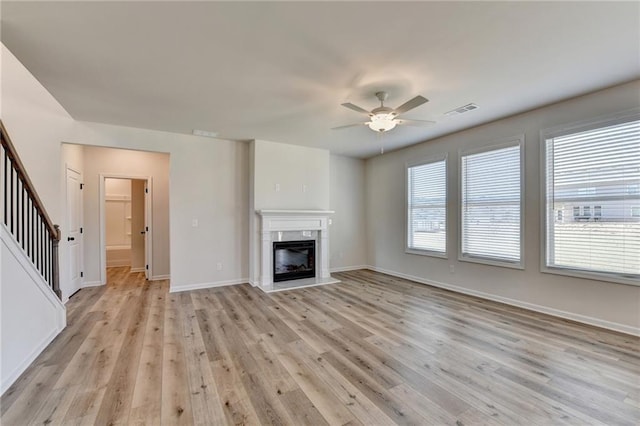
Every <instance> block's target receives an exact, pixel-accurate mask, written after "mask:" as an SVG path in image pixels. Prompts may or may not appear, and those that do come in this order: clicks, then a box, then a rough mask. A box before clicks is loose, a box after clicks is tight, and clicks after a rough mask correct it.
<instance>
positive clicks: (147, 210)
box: [144, 180, 151, 279]
mask: <svg viewBox="0 0 640 426" xmlns="http://www.w3.org/2000/svg"><path fill="white" fill-rule="evenodd" d="M149 191H150V188H149V181H148V180H146V181H145V182H144V231H145V232H144V259H145V264H146V265H145V268H144V277H145V278H146V279H151V220H150V219H149V217H150V216H151V197H150V196H149Z"/></svg>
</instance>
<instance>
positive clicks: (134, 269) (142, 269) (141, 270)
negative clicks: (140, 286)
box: [129, 266, 144, 272]
mask: <svg viewBox="0 0 640 426" xmlns="http://www.w3.org/2000/svg"><path fill="white" fill-rule="evenodd" d="M129 272H144V266H143V267H141V268H131V270H130V271H129Z"/></svg>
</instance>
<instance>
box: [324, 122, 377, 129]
mask: <svg viewBox="0 0 640 426" xmlns="http://www.w3.org/2000/svg"><path fill="white" fill-rule="evenodd" d="M367 124H369V123H368V122H367V123H354V124H347V125H344V126H338V127H332V128H331V130H340V129H346V128H349V127H358V126H366V125H367Z"/></svg>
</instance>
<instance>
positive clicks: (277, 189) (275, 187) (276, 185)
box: [274, 183, 280, 192]
mask: <svg viewBox="0 0 640 426" xmlns="http://www.w3.org/2000/svg"><path fill="white" fill-rule="evenodd" d="M274 189H275V191H276V192H280V184H279V183H276V184H275V185H274Z"/></svg>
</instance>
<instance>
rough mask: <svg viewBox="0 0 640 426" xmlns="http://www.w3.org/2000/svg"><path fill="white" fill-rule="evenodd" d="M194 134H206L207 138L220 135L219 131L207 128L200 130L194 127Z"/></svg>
mask: <svg viewBox="0 0 640 426" xmlns="http://www.w3.org/2000/svg"><path fill="white" fill-rule="evenodd" d="M193 134H194V135H196V136H204V137H205V138H215V137H216V136H218V133H217V132H209V131H207V130H198V129H194V130H193Z"/></svg>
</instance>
